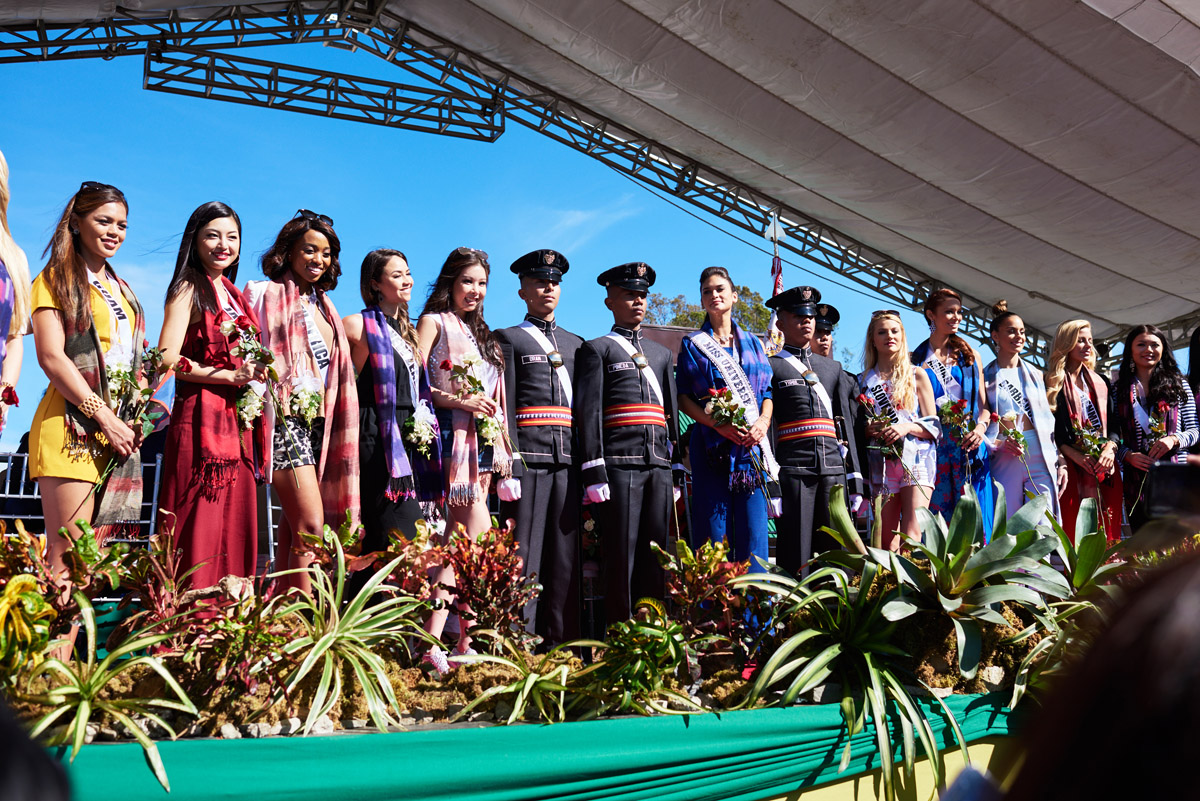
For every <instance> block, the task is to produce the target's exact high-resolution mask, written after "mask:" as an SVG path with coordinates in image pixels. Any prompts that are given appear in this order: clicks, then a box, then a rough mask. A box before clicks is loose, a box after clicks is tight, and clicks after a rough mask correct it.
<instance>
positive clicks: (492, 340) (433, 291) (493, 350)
mask: <svg viewBox="0 0 1200 801" xmlns="http://www.w3.org/2000/svg"><path fill="white" fill-rule="evenodd" d="M476 264H478V265H479V266H480V267H482V268H483V272H484V273H485V274H486V275H489V276H490V275H491V274H492V268H491V265H490V264H488V256H487V254H486V253H484V252H483V251H482V250H475V249H474V248H455V249H454V250H452V251H450V255H449V256H447V257H446V261H444V262H442V269H441V270H440V271H439V272H438V276H437V279H435V280H434V282H433V285H432V286H431V287H430V288H429V297H428V298H427V299H426V300H425V308H424V309H422V310H421V316H422V317H423V316H425V315H426V314H440V313H442V312H453V311H454V304H453V299H452V296H451V289H452V288H453V287H454V282H455V281H457V280H458V276H459V275H461V274H462V272H463V270H465V269H467V268H468V267H471V266H474V265H476ZM462 319H463V323H465V324H466V326H467V328H468V329H469V330H470V332H471V334H472V335H473V336H474V337H475V342H476V344H478V345H479V355H480V356H482V357H483V358H484V359H485V360H486V361H487V362H489V363H490V364H492V365H494V366H495V367H496V368H497V369H499V370H503V369H504V356H503V355H501V353H500V343H499V342H497V341H496V337H495V336H494V335H493V334H492V329H490V328H488V324H487V323H486V322H484V320H483V304H482V303H480V304H479V306H477V307H476V308H475V311H472V312H468V313H467V314H466V315H465V316H464V317H463V318H462Z"/></svg>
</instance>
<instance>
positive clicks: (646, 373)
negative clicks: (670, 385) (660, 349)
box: [605, 331, 666, 407]
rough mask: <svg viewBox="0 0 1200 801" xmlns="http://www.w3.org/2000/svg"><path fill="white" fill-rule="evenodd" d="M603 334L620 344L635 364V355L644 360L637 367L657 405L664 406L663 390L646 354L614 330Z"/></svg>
mask: <svg viewBox="0 0 1200 801" xmlns="http://www.w3.org/2000/svg"><path fill="white" fill-rule="evenodd" d="M605 336H607V337H608V338H609V339H611V340H612V341H613V342H616V343H617V345H619V346H620V348H621V350H623V351H625V352H626V353H627V354H629V358H631V359H633V363H634V364H635V365H637V358H636V357H637V356H641V357H642V359H643V360H644V361H645V362H646V363H645V364H644V365H640V366H639V367H638V369H639V370H641V371H642V378H644V379H646V383H647V384H649V385H650V391H651V392H652V393H654V397H655V398H657V399H658V405H659V406H664V407H665V406H666V404H665V403H663V391H662V385H660V384H659V383H658V376H656V375H655V374H654V370H652V369H651V368H650V362H649V360H648V359H646V356H645V354H640V353H638V352H637V351H635V350H634V349H633V343H632V342H630V341H629V340H628V339H626V338H625V337H623V336H621V335H620V334H618V333H617V332H616V331H611V332H609V333H608V334H606V335H605Z"/></svg>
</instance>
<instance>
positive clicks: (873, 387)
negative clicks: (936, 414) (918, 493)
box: [864, 367, 917, 465]
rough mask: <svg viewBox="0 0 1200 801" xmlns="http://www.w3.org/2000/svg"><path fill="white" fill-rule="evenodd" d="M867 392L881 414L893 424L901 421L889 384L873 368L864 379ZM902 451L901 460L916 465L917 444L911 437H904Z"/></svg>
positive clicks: (907, 417)
mask: <svg viewBox="0 0 1200 801" xmlns="http://www.w3.org/2000/svg"><path fill="white" fill-rule="evenodd" d="M864 383H865V384H866V387H867V391H868V392H870V393H871V397H872V398H874V399H875V408H877V409H878V410H879V412H880V413H881V414H884V415H886V416H887V418H888V419H889V420H891V421H892V422H893V423H899V422H900V420H901V416H900V411H899V410H898V409H897V408H896V407H895V405H893V404H892V392H891V388H890V386H889V382H886V381H884V380H883V378H882V377H881V376H880V375H879V371H878V370H876V369H875V368H874V367H872V368H871V371H870V372H869V373H867V375H866V378H865V379H864ZM909 417H910V416H909V415H906V416H905V418H904V419H905V420H908V419H909ZM902 442H903V443H904V449H903V451H902V453H901V460H902V461H903V462H904V464H906V465H913V464H916V459H917V442H916V440H915V439H914V438H913V437H911V436H906V437H904V439H903V440H902Z"/></svg>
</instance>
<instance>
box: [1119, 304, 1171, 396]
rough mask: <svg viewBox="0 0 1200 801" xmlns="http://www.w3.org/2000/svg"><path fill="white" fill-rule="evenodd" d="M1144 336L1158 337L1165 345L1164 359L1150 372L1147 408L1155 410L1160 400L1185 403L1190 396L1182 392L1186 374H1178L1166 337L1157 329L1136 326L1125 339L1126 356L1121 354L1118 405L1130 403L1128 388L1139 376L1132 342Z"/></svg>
mask: <svg viewBox="0 0 1200 801" xmlns="http://www.w3.org/2000/svg"><path fill="white" fill-rule="evenodd" d="M1142 334H1150V335H1151V336H1156V337H1158V341H1159V342H1161V343H1162V358H1161V359H1159V361H1158V364H1156V365H1154V367H1153V369H1151V371H1150V386H1148V387H1146V405H1147V406H1150V407H1153V406H1154V405H1155V404H1157V403H1158V402H1159V401H1161V400H1165V401H1166V402H1167V403H1183V402H1184V401H1186V400H1187V394H1186V393H1185V392H1184V389H1183V374H1182V373H1180V372H1179V363H1178V362H1176V361H1175V354H1174V352H1173V351H1172V350H1171V345H1170V344H1169V343H1168V342H1167V335H1166V334H1164V333H1163V332H1162V329H1160V328H1159V327H1158V326H1156V325H1150V324H1148V323H1147V324H1146V325H1135V326H1134V327H1133V328H1132V329H1130V331H1129V334H1128V335H1127V336H1126V337H1125V352H1124V353H1122V354H1121V368H1120V370H1118V371H1117V403H1118V404H1124V405H1127V404H1129V403H1130V400H1129V398H1130V395H1129V388H1130V387H1132V386H1133V382H1134V381H1135V380H1137V372H1136V370H1135V369H1134V366H1133V340H1135V339H1137V338H1138V337H1140V336H1141V335H1142Z"/></svg>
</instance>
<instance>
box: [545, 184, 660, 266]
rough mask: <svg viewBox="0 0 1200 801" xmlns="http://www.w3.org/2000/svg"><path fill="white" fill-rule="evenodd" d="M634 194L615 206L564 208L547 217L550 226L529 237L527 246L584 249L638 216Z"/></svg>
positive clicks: (619, 201) (619, 200)
mask: <svg viewBox="0 0 1200 801" xmlns="http://www.w3.org/2000/svg"><path fill="white" fill-rule="evenodd" d="M638 211H639V210H638V207H637V205H636V204H635V203H634V201H633V195H623V196H622V197H620V198H618V199H617V200H615V201H613V202H612V203H608V204H606V205H604V206H600V207H599V208H594V209H561V210H557V211H548V212H546V213H545V214H544V219H546V220H547V222H548V226H547V227H546V228H545V229H544V230H542V231H539V232H537V233H536V234H534V235H532V236H530V237H527V239H526V247H527V248H529V249H533V248H535V247H545V244H544V243H546V242H557V243H559V244H558V245H557V247H558V248H560V249H561V250H562V251H564V252H566V253H572V252H574V251H577V250H579V249H581V248H582V247H583V246H584V245H585V244H587V243H588V242H590V241H591V240H592V239H594V238H595V237H596V236H597V235H599V234H601V233H603V232H604V231H605V230H607V229H609V228H611V227H612V226H614V225H616V224H617V223H619V222H620V221H621V220H625V219H628V218H629V217H632V216H634V215H635V214H637V213H638Z"/></svg>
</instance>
